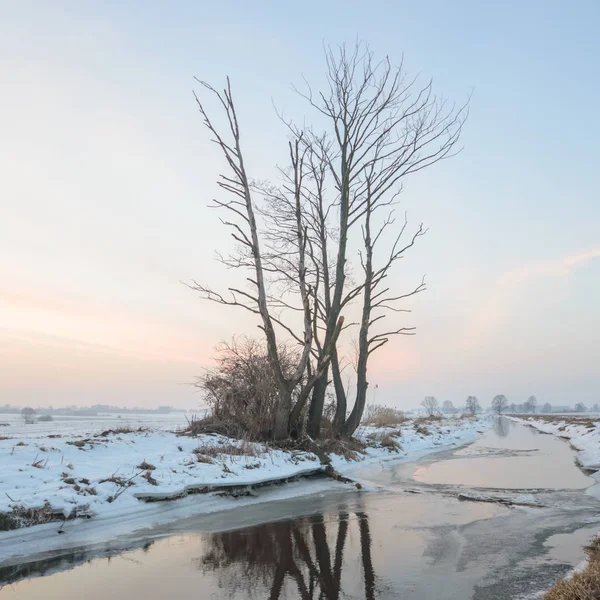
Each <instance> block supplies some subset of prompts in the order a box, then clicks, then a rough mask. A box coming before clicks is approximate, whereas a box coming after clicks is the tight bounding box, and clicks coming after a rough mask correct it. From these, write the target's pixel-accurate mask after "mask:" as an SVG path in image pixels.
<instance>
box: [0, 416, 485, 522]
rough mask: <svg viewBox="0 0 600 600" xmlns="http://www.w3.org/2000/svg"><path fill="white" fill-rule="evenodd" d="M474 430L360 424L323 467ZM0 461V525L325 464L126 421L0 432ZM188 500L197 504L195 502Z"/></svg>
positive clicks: (253, 481)
mask: <svg viewBox="0 0 600 600" xmlns="http://www.w3.org/2000/svg"><path fill="white" fill-rule="evenodd" d="M483 427H485V424H484V422H483V421H480V420H477V419H444V420H433V421H430V422H423V420H414V421H413V420H408V421H406V422H405V423H403V424H402V425H401V426H400V427H397V428H380V429H377V428H373V427H362V428H360V429H359V431H358V432H357V438H358V439H359V440H360V441H361V442H362V443H363V444H366V448H365V449H364V451H362V452H356V451H349V452H345V453H344V455H343V456H342V455H335V454H334V455H331V456H330V458H331V464H332V466H333V467H334V468H335V469H336V470H337V471H338V472H340V473H342V474H343V473H344V472H350V471H352V470H353V467H354V466H355V465H356V464H357V463H360V464H368V463H369V462H370V461H381V460H386V459H390V458H408V457H410V456H411V455H416V454H417V453H422V452H426V451H433V450H437V449H438V448H440V447H443V446H451V445H458V444H462V443H466V442H468V441H470V440H472V439H474V438H475V437H476V436H477V434H478V431H481V430H482V429H483ZM0 463H1V464H2V470H1V472H0V529H2V530H11V529H20V528H23V527H30V526H33V525H40V524H44V523H50V522H55V521H63V522H64V521H65V520H70V519H75V518H78V517H85V518H90V519H101V518H102V517H103V516H107V517H108V516H112V517H114V516H115V515H119V514H126V513H130V512H132V511H135V510H136V508H138V507H139V506H140V505H141V504H143V503H145V502H147V501H158V500H174V499H181V498H183V497H185V496H187V495H189V494H192V493H205V494H206V493H208V494H211V493H212V494H214V493H231V494H233V495H242V494H249V493H251V491H252V490H253V489H254V488H256V487H260V486H265V485H269V484H278V483H286V482H289V481H293V480H296V479H298V478H301V477H307V476H313V475H318V474H320V473H322V472H324V469H325V465H323V464H322V463H321V461H320V460H319V458H318V457H317V456H316V455H315V454H313V453H311V452H306V451H303V450H282V449H278V448H274V447H272V446H269V445H268V444H260V443H251V442H245V441H241V440H232V439H229V438H226V437H224V436H220V435H208V434H204V435H198V436H194V437H189V436H186V435H183V434H182V432H181V431H180V432H173V431H158V430H154V429H149V428H137V429H135V428H131V427H128V426H126V427H121V428H115V429H109V430H105V431H102V432H99V433H95V434H93V435H86V434H84V433H81V434H79V435H65V436H63V435H61V434H49V435H48V436H47V437H39V434H36V437H27V436H24V435H16V436H9V435H5V436H3V437H2V439H0ZM331 483H334V482H331ZM198 504H199V510H201V509H202V504H203V502H202V501H199V502H198ZM204 504H206V506H208V505H209V504H210V505H211V506H213V504H214V503H207V502H204Z"/></svg>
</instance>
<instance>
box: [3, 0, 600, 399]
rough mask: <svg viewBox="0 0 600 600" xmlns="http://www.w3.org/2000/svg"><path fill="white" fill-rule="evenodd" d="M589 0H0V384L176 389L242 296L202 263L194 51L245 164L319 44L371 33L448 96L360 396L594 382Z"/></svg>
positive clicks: (538, 390)
mask: <svg viewBox="0 0 600 600" xmlns="http://www.w3.org/2000/svg"><path fill="white" fill-rule="evenodd" d="M599 27H600V4H599V3H598V2H597V1H596V0H578V1H577V2H567V1H566V0H565V1H560V2H558V1H551V0H549V1H542V0H528V1H527V2H516V1H511V0H509V1H506V2H496V3H491V2H480V1H475V0H473V1H468V0H457V1H456V2H446V1H442V0H432V1H430V2H427V3H419V2H405V1H396V2H384V1H380V0H379V1H378V0H372V1H371V2H369V3H364V2H355V1H351V0H345V1H337V0H336V1H328V2H322V1H321V2H315V1H313V0H305V1H304V2H301V3H288V2H275V1H272V2H260V1H259V2H242V1H232V0H224V1H222V2H219V3H216V2H212V3H206V2H193V1H187V0H176V1H173V2H169V3H165V2H157V1H153V2H148V1H144V2H142V1H134V0H125V1H105V2H102V3H99V2H92V1H86V0H77V1H71V2H66V1H60V0H57V1H56V2H52V3H49V2H43V1H41V0H39V1H37V2H29V1H27V0H19V1H18V2H16V1H12V0H0V74H1V81H2V93H1V94H0V215H1V216H0V404H4V403H11V404H16V405H24V404H30V405H47V404H52V405H54V406H64V405H70V404H78V405H86V404H93V403H98V402H100V403H109V404H116V405H120V406H136V405H137V406H156V405H159V404H170V405H176V406H182V407H186V408H193V407H195V406H197V405H198V404H199V403H200V401H201V397H200V396H199V395H198V394H197V393H196V391H195V390H194V388H193V387H192V386H190V385H189V383H190V382H191V381H193V379H194V377H195V375H197V374H199V373H200V372H202V369H203V368H206V367H208V366H210V365H211V364H212V363H211V361H212V357H213V356H214V354H215V346H216V345H217V344H218V342H219V340H222V339H230V338H231V336H232V335H233V334H248V335H257V334H258V330H257V329H256V322H255V321H253V320H252V319H251V318H249V316H248V315H247V314H245V313H244V312H239V311H236V310H234V309H229V308H226V307H219V306H215V305H211V304H207V303H205V302H202V301H201V300H200V299H199V298H198V297H197V295H195V294H194V292H192V291H191V290H190V289H189V288H188V287H186V286H185V285H184V284H183V283H182V282H189V281H190V280H192V279H198V280H201V281H203V282H208V283H211V284H213V285H215V286H225V285H226V284H227V282H228V281H229V279H230V277H231V276H232V275H231V273H230V272H228V271H226V270H224V269H223V268H222V266H220V265H219V264H218V262H216V260H215V252H216V250H218V249H221V248H224V247H227V244H229V241H228V238H227V231H226V230H225V229H223V227H222V226H221V225H220V223H219V220H218V215H217V214H216V213H215V211H211V210H210V209H208V208H207V205H208V204H209V203H210V201H211V199H212V198H213V197H215V195H217V194H219V193H220V192H219V190H218V188H217V187H216V185H215V181H216V178H217V176H218V174H219V173H220V172H221V171H222V170H223V162H222V159H221V157H220V156H219V155H218V153H217V152H216V149H215V147H214V146H212V145H211V144H210V142H209V140H208V136H207V132H206V130H205V129H204V128H203V126H202V122H201V118H200V116H199V115H198V112H197V109H196V106H195V103H194V99H193V95H192V90H193V89H197V88H198V86H197V85H196V84H195V81H194V79H193V78H194V76H197V77H199V78H201V79H204V80H207V81H209V82H211V83H214V84H215V85H216V86H220V85H222V84H223V82H224V79H225V77H226V76H229V77H230V78H231V81H232V85H233V89H234V93H235V96H236V98H237V104H238V111H239V115H240V120H241V126H242V135H243V142H244V147H245V149H246V150H245V152H246V154H247V155H248V157H249V158H248V163H249V170H250V172H251V174H252V176H253V177H256V178H269V177H272V176H273V173H274V165H276V164H278V163H280V162H281V161H282V160H285V151H286V135H285V131H284V130H283V128H282V124H281V123H280V121H279V120H278V119H277V116H276V114H275V110H274V106H277V107H278V109H280V110H283V111H284V113H285V114H287V115H293V116H294V117H295V118H297V119H298V120H301V119H302V118H304V117H305V116H306V115H307V107H306V105H305V104H304V103H303V102H302V101H301V99H300V98H298V96H297V95H295V94H294V92H293V90H292V84H294V83H298V82H301V81H302V77H306V78H307V79H308V80H310V81H311V82H316V84H318V83H319V82H322V81H323V73H324V60H323V45H324V44H340V43H344V42H350V43H352V42H353V41H354V40H355V39H356V38H357V37H358V38H360V39H363V40H365V41H366V42H368V43H370V44H371V47H372V49H373V51H374V52H375V53H376V54H377V55H378V56H384V55H389V56H390V59H391V60H392V62H396V63H397V62H399V60H400V59H401V57H402V56H404V64H405V67H406V69H407V71H408V72H409V73H412V74H415V75H416V74H421V75H422V76H423V77H426V78H429V77H432V78H433V80H434V87H435V90H436V91H437V92H438V93H440V94H442V95H444V96H446V97H448V98H450V99H452V100H456V101H464V99H465V98H466V97H467V96H468V95H469V94H470V93H471V94H472V99H471V106H470V115H469V119H468V121H467V124H466V125H465V129H464V133H463V137H462V144H463V146H464V150H463V151H462V152H461V154H460V155H458V156H457V157H455V158H453V159H452V160H449V161H445V162H443V163H441V164H439V165H436V166H435V167H433V168H431V169H428V170H425V171H423V172H422V173H420V174H419V175H415V176H414V177H413V178H411V179H408V180H407V181H406V182H405V190H404V192H403V195H402V208H403V209H404V210H406V211H408V217H409V220H410V222H411V223H418V222H421V221H423V222H424V223H425V225H426V226H427V227H429V231H428V233H427V235H426V236H424V237H423V238H421V239H420V240H419V243H418V245H417V246H416V247H415V248H414V249H413V250H412V251H411V253H410V255H409V256H407V258H406V261H404V262H403V264H402V267H401V269H399V270H398V271H397V272H396V275H395V278H396V280H395V283H397V285H398V287H399V288H400V289H405V288H407V287H410V286H411V285H413V284H414V282H415V281H417V280H418V279H420V277H421V275H422V274H426V275H427V283H428V290H427V291H426V292H424V293H423V294H420V295H419V296H417V297H416V298H415V299H413V301H412V302H411V304H410V308H411V309H412V312H411V313H410V315H403V316H402V322H401V323H399V326H400V325H414V326H416V327H417V335H416V336H414V337H401V338H398V339H395V340H393V341H392V342H391V343H390V344H388V345H387V346H386V347H385V348H384V349H382V350H381V351H379V353H378V354H377V355H375V356H374V358H373V361H372V365H371V367H370V371H369V380H370V384H371V392H370V398H369V399H370V401H376V402H378V403H385V404H388V405H391V406H398V407H400V408H408V407H411V406H416V405H418V403H419V402H420V400H421V399H422V398H423V396H425V395H434V396H436V397H438V398H439V399H440V400H445V399H449V400H452V401H453V402H454V403H455V404H457V405H458V404H461V403H463V402H464V399H465V398H466V397H467V396H468V395H475V396H477V397H478V398H479V399H480V402H481V403H482V404H484V405H487V404H489V402H490V401H491V398H492V397H493V396H494V395H496V394H499V393H502V394H505V395H506V396H507V397H508V399H509V402H512V401H514V402H516V403H519V402H523V401H524V400H525V399H526V398H527V397H528V396H529V395H531V394H534V395H536V396H537V398H538V401H539V402H540V403H544V402H546V401H548V402H550V403H553V404H571V405H572V404H574V403H575V402H579V401H582V402H585V403H587V404H593V403H595V402H600V369H598V364H600V317H599V316H598V308H597V307H598V299H599V298H600V226H599V225H600V189H599V188H600V186H599V184H598V178H597V169H598V164H600V151H599V150H598V140H599V139H600V120H599V119H598V116H597V104H598V98H599V97H600V79H599V78H598V75H597V74H598V61H599V59H600V38H599V37H598V35H597V31H598V28H599Z"/></svg>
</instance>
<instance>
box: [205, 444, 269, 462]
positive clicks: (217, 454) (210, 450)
mask: <svg viewBox="0 0 600 600" xmlns="http://www.w3.org/2000/svg"><path fill="white" fill-rule="evenodd" d="M193 452H194V454H196V456H205V457H209V458H222V457H225V456H252V457H257V456H260V455H261V454H264V453H265V449H264V448H262V447H261V446H258V445H256V444H252V443H251V442H247V441H242V442H241V443H240V444H239V445H235V444H231V443H225V444H216V443H215V444H209V443H204V444H200V445H199V446H198V447H197V448H194V450H193ZM199 462H202V461H199Z"/></svg>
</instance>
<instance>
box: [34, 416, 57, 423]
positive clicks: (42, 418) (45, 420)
mask: <svg viewBox="0 0 600 600" xmlns="http://www.w3.org/2000/svg"><path fill="white" fill-rule="evenodd" d="M38 421H39V422H40V423H49V422H50V421H54V417H53V416H52V415H40V416H39V417H38Z"/></svg>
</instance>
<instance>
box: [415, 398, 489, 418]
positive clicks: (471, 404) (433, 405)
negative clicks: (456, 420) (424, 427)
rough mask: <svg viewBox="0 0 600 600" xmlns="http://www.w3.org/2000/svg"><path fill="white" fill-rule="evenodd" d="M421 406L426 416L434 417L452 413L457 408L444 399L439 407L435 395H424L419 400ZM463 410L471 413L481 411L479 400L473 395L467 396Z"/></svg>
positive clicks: (474, 413)
mask: <svg viewBox="0 0 600 600" xmlns="http://www.w3.org/2000/svg"><path fill="white" fill-rule="evenodd" d="M421 406H422V407H423V408H424V409H425V413H426V415H427V416H428V417H434V416H436V415H439V414H441V413H444V414H447V415H454V414H456V413H457V412H458V409H457V408H456V407H455V406H454V404H453V403H452V401H451V400H444V402H442V407H441V409H440V403H439V402H438V399H437V398H436V397H435V396H425V398H424V399H423V401H422V402H421ZM464 410H465V412H467V413H469V414H471V415H476V414H477V413H478V412H480V411H481V406H480V404H479V400H477V398H476V397H475V396H469V397H468V398H467V400H466V402H465V406H464Z"/></svg>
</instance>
